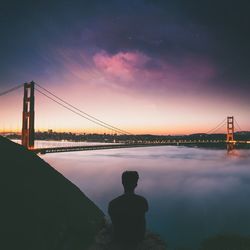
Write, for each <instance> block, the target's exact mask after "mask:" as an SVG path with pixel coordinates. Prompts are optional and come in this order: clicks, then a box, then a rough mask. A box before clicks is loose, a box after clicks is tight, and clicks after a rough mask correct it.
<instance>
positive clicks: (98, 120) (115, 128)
mask: <svg viewBox="0 0 250 250" xmlns="http://www.w3.org/2000/svg"><path fill="white" fill-rule="evenodd" d="M36 85H37V86H38V87H39V88H41V89H43V90H44V91H46V92H47V93H49V94H50V95H52V96H54V97H55V98H57V99H58V100H60V101H61V102H63V103H65V104H67V105H68V106H70V107H71V108H73V109H75V110H77V111H78V112H80V113H82V114H84V115H86V116H88V117H90V118H91V119H93V120H95V121H96V122H98V123H102V124H104V125H105V127H106V126H108V127H110V129H111V130H113V131H116V132H117V131H120V132H119V133H120V134H121V133H122V134H125V135H133V136H135V135H134V134H132V133H130V132H128V131H125V130H122V129H119V128H117V127H115V126H112V125H110V124H108V123H106V122H104V121H102V120H100V119H97V118H96V117H94V116H92V115H89V114H88V113H86V112H84V111H82V110H80V109H78V108H77V107H75V106H73V105H72V104H70V103H68V102H67V101H65V100H63V99H62V98H60V97H58V96H56V95H55V94H53V93H52V92H51V91H49V90H47V89H45V88H43V87H42V86H40V85H39V84H38V83H36ZM99 125H101V124H99ZM101 126H102V125H101Z"/></svg>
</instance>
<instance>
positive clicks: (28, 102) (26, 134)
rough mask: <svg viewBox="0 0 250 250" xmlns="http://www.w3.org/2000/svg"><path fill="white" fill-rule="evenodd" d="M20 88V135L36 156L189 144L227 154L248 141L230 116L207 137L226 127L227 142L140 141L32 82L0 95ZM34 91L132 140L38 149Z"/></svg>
mask: <svg viewBox="0 0 250 250" xmlns="http://www.w3.org/2000/svg"><path fill="white" fill-rule="evenodd" d="M19 88H24V95H23V114H22V134H21V144H22V145H23V146H24V147H26V148H27V149H29V150H31V151H34V152H35V153H42V154H45V153H56V152H71V151H85V150H101V149H114V148H132V147H152V146H165V145H188V144H194V143H195V144H205V143H213V144H219V143H224V144H226V145H227V148H228V150H232V149H233V148H234V145H235V144H240V143H247V141H237V140H234V133H235V124H236V125H237V126H238V128H239V129H240V130H241V128H240V126H239V124H238V122H237V121H236V120H235V118H234V117H233V116H228V117H227V118H225V119H224V120H223V121H222V122H221V123H219V124H218V125H217V126H216V127H214V128H213V129H211V130H209V131H207V132H206V134H212V133H214V132H215V131H217V130H218V129H220V128H222V127H223V126H225V124H226V138H225V139H224V140H211V139H209V140H183V139H179V140H154V141H152V140H145V139H143V138H141V137H140V135H134V134H132V133H130V132H128V131H126V130H123V129H120V128H118V127H116V126H113V125H111V124H109V123H107V122H104V121H102V120H100V119H98V118H96V117H94V116H92V115H90V114H88V113H86V112H84V111H82V110H81V109H79V108H77V107H75V106H74V105H72V104H70V103H69V102H67V101H65V100H63V99H62V98H60V97H58V96H57V95H55V94H54V93H52V92H51V91H49V90H47V89H46V88H44V87H42V86H41V85H39V84H37V83H35V82H33V81H31V82H29V83H24V84H20V85H17V86H15V87H13V88H11V89H8V90H6V91H4V92H2V93H0V97H1V96H3V95H6V94H9V93H10V92H12V91H15V90H17V89H19ZM35 90H36V91H37V92H38V93H40V94H41V95H43V96H45V97H46V98H48V99H50V100H52V101H53V102H55V103H56V104H57V105H60V106H61V107H63V108H64V109H67V110H69V111H71V112H72V113H74V114H75V115H78V116H80V117H82V118H83V119H86V120H88V121H90V122H92V123H95V124H96V125H98V126H101V127H103V128H106V129H109V130H111V131H113V132H115V133H116V134H120V135H127V136H130V137H131V138H133V139H131V140H128V141H126V142H124V143H112V144H106V145H105V144H102V145H73V146H72V145H70V146H69V145H66V146H55V147H38V148H36V147H35V146H34V145H35Z"/></svg>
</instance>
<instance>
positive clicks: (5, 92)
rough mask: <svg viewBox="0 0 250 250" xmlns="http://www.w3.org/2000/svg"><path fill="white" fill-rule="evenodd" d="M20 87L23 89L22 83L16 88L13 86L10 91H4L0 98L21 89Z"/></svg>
mask: <svg viewBox="0 0 250 250" xmlns="http://www.w3.org/2000/svg"><path fill="white" fill-rule="evenodd" d="M21 87H23V83H22V84H19V85H17V86H15V87H13V88H11V89H8V90H6V91H4V92H2V93H0V96H3V95H6V94H8V93H10V92H12V91H14V90H16V89H19V88H21Z"/></svg>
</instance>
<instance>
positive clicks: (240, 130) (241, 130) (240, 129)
mask: <svg viewBox="0 0 250 250" xmlns="http://www.w3.org/2000/svg"><path fill="white" fill-rule="evenodd" d="M234 120H235V123H236V125H237V126H238V128H239V130H240V131H242V129H241V127H240V125H239V123H238V122H237V120H236V119H234Z"/></svg>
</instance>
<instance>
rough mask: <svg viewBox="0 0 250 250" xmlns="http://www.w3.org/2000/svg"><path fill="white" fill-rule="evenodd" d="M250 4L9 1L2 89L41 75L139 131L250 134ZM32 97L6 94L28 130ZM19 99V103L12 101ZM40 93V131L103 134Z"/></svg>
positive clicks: (1, 45) (43, 81)
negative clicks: (227, 125) (230, 123)
mask: <svg viewBox="0 0 250 250" xmlns="http://www.w3.org/2000/svg"><path fill="white" fill-rule="evenodd" d="M249 11H250V5H249V4H248V3H247V2H246V1H237V2H236V1H223V0H222V1H219V3H218V1H217V2H214V1H206V2H202V3H201V1H192V0H191V1H184V0H183V1H181V0H177V1H161V0H155V1H149V0H148V1H146V0H145V1H142V0H135V1H130V0H128V1H121V0H120V1H119V0H116V1H95V0H94V1H64V0H62V1H53V3H51V2H50V1H35V3H34V2H32V1H22V2H20V1H12V2H9V1H4V2H3V4H2V5H1V9H0V19H1V22H0V23H1V24H0V26H1V33H2V36H1V41H0V54H1V61H2V63H1V67H0V92H2V91H4V90H5V89H8V88H9V87H12V86H14V85H16V84H19V83H22V82H26V81H31V80H34V81H35V82H37V83H39V84H40V85H42V86H44V87H46V88H48V89H50V90H52V91H54V92H55V93H57V94H58V95H59V96H60V97H62V98H64V99H66V100H67V101H69V102H70V103H72V104H74V105H76V106H78V107H79V108H81V109H83V110H84V111H86V112H88V113H90V114H91V115H94V116H96V117H98V118H100V119H102V120H104V121H106V122H108V123H110V124H113V125H115V126H118V127H120V128H122V129H126V130H129V131H131V132H135V133H146V132H148V133H157V134H169V133H194V132H206V131H207V130H209V129H211V128H213V127H215V126H216V125H217V124H218V123H219V122H220V121H222V120H223V119H224V118H225V117H226V116H228V115H234V116H235V117H236V118H237V120H238V122H239V123H240V125H241V127H242V129H243V130H250V119H249V104H250V98H249V92H250V84H249V74H250V71H249V56H250V47H249V43H250V35H249V34H250V33H249V27H250V26H249V24H250V17H249ZM21 97H22V93H18V94H17V93H16V94H13V93H12V94H10V95H9V96H8V97H4V98H1V99H0V104H1V105H2V106H4V107H6V108H4V109H3V110H2V111H1V117H4V119H1V120H2V121H1V124H0V129H3V130H7V129H10V128H11V129H20V126H21V125H20V122H21V121H20V120H21V118H20V117H21V108H22V103H21V102H22V101H21ZM12 102H13V103H15V105H14V104H10V103H12ZM54 106H55V104H53V103H51V102H49V101H48V100H46V99H44V98H42V97H41V96H38V94H36V128H37V129H49V128H52V129H58V130H65V129H67V130H79V131H97V132H108V131H102V130H101V129H99V128H97V127H96V126H94V125H92V124H91V123H89V122H87V121H83V120H82V119H80V118H77V117H74V116H72V115H71V114H70V113H69V114H68V113H67V112H65V111H64V110H62V109H61V108H58V107H54Z"/></svg>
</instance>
